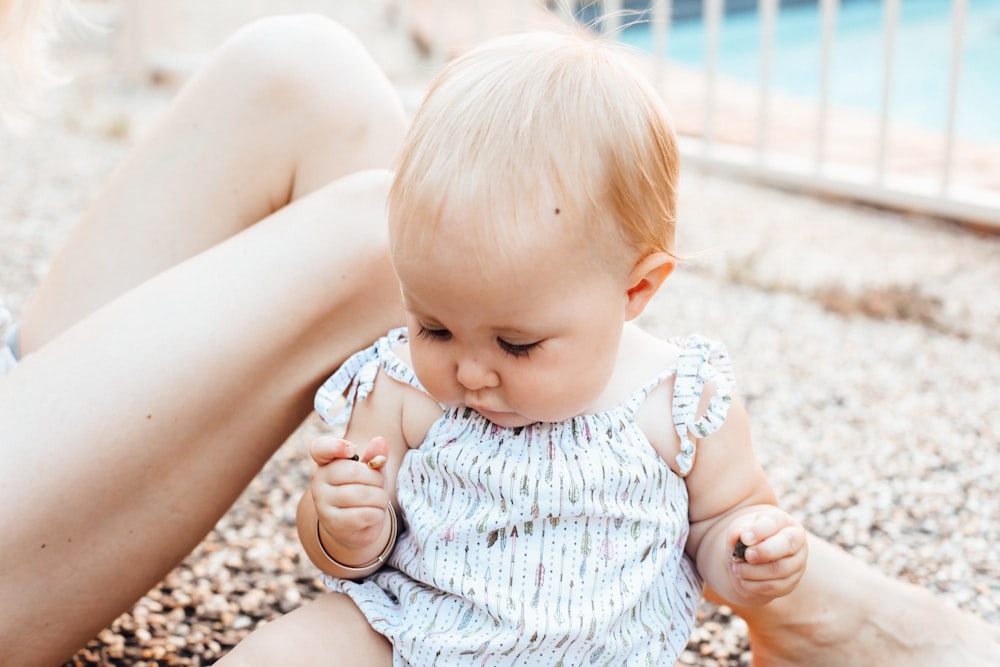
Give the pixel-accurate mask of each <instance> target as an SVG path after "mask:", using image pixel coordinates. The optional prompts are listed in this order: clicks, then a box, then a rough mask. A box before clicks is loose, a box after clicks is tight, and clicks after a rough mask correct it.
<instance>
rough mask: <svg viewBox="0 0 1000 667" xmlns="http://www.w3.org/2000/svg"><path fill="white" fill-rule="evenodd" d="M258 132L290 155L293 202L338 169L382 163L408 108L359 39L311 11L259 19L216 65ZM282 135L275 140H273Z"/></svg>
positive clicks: (386, 160)
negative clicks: (292, 167)
mask: <svg viewBox="0 0 1000 667" xmlns="http://www.w3.org/2000/svg"><path fill="white" fill-rule="evenodd" d="M215 67H216V69H217V70H218V71H217V73H216V74H217V76H218V75H221V76H220V78H221V79H222V80H220V84H223V85H225V86H226V89H227V90H233V91H236V92H234V95H236V96H237V97H238V100H237V101H236V104H239V105H241V106H244V107H245V108H248V109H252V111H251V113H253V115H254V117H255V118H258V119H259V120H258V121H257V122H255V123H251V124H254V125H256V126H257V127H255V133H256V134H257V136H262V135H264V134H270V138H271V140H272V141H274V140H277V141H276V143H277V144H280V145H282V146H284V149H285V150H287V151H288V152H290V153H291V154H292V155H293V160H294V162H295V167H294V170H293V171H294V174H295V182H294V183H293V184H292V189H291V196H292V198H293V199H295V198H298V197H300V196H301V195H303V194H305V193H307V192H311V191H313V190H315V189H316V188H318V187H320V186H322V185H324V184H325V183H328V182H329V181H331V180H333V179H335V178H338V177H340V176H343V175H344V174H347V173H350V172H353V171H357V170H360V169H367V168H371V167H384V166H387V165H388V164H389V163H390V162H391V160H392V158H393V157H394V156H395V154H396V151H397V150H398V148H399V145H400V143H401V141H402V137H403V134H404V133H405V130H406V126H407V119H406V113H405V111H404V109H403V105H402V103H401V102H400V100H399V97H398V94H397V92H396V89H395V88H394V87H393V85H392V84H391V83H390V81H389V80H388V78H387V77H386V75H385V73H384V72H383V71H382V70H381V69H380V68H379V66H378V65H377V63H376V62H375V60H374V59H373V57H372V56H371V55H370V54H369V53H368V51H367V49H366V48H365V46H364V44H363V43H362V42H361V40H360V39H359V38H358V37H357V36H356V35H355V34H354V33H352V32H351V31H350V30H348V29H347V28H345V27H344V26H342V25H340V24H339V23H337V22H335V21H333V20H331V19H329V18H326V17H324V16H320V15H317V14H295V15H287V16H276V17H268V18H264V19H259V20H257V21H254V22H252V23H249V24H247V25H246V26H244V27H243V28H241V29H240V30H239V31H238V32H236V33H235V34H234V35H233V36H232V37H231V38H230V39H229V40H228V41H227V42H226V43H225V45H224V46H223V47H222V49H221V50H220V53H219V57H218V61H217V65H216V66H215ZM279 138H280V140H279Z"/></svg>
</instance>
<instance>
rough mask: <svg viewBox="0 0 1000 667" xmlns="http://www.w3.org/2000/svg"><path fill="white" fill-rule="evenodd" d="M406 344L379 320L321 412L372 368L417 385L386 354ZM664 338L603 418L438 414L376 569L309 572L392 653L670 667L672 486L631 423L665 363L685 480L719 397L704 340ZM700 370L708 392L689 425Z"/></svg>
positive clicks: (679, 598) (687, 592) (400, 660)
mask: <svg viewBox="0 0 1000 667" xmlns="http://www.w3.org/2000/svg"><path fill="white" fill-rule="evenodd" d="M406 340H407V334H406V331H405V330H403V329H397V330H394V331H392V332H390V333H389V335H388V336H386V337H385V338H382V339H380V340H379V341H378V342H377V343H375V345H373V346H372V347H370V348H368V349H366V350H363V351H362V352H359V353H358V354H356V355H354V356H353V357H351V358H350V359H348V361H347V362H345V364H344V366H343V367H341V368H340V369H339V370H338V371H337V372H336V373H335V374H334V375H333V376H332V377H331V378H330V379H329V380H328V381H327V382H326V383H325V384H324V385H323V387H322V388H321V389H320V391H319V392H318V394H317V397H316V407H317V410H318V411H319V413H320V414H321V415H322V416H323V418H324V419H325V420H327V421H328V422H329V423H331V424H337V423H346V421H347V420H348V419H349V418H350V413H351V409H352V408H353V406H354V405H355V404H356V403H357V402H358V401H362V400H364V399H365V397H366V396H367V395H368V393H369V392H370V391H371V389H372V386H373V384H374V381H375V377H376V375H377V374H378V371H379V370H382V371H384V372H385V373H386V374H387V375H388V376H389V377H392V378H394V379H395V380H397V381H400V382H404V383H407V384H409V385H412V386H413V387H415V388H417V389H420V390H422V388H421V385H420V382H419V381H418V380H417V378H416V376H415V375H414V373H413V371H412V369H410V367H409V366H407V365H406V364H405V363H404V362H403V361H402V360H400V359H399V357H397V356H396V355H395V354H394V353H393V348H394V347H395V346H397V345H399V344H401V343H404V342H406ZM674 342H675V343H676V344H677V345H678V346H679V347H680V348H681V349H682V352H681V354H680V357H679V358H678V361H677V363H676V366H675V367H672V368H667V369H663V370H662V371H661V372H659V373H658V374H656V375H655V376H654V377H651V379H650V381H649V382H648V383H647V384H646V385H645V386H643V387H640V388H638V389H637V391H636V392H635V393H634V394H633V395H632V396H631V397H630V398H629V399H628V400H627V401H626V402H625V403H624V404H622V405H620V406H618V407H615V408H613V409H610V410H607V411H605V412H601V413H596V414H586V415H581V416H579V417H574V418H573V419H570V420H568V421H565V422H559V423H536V424H531V425H528V426H525V427H521V428H501V427H498V426H496V425H494V424H493V423H491V422H490V421H488V420H487V419H486V418H484V417H483V416H481V415H480V414H478V413H477V412H475V411H473V410H471V409H467V408H443V414H442V416H441V418H440V419H439V420H438V421H437V422H436V423H435V424H434V425H433V426H432V427H431V428H430V431H429V432H428V434H427V437H426V439H425V441H424V442H423V443H422V444H421V445H420V447H418V448H415V449H412V450H411V451H409V452H408V453H407V455H406V457H405V459H404V460H403V462H402V466H401V469H400V472H399V479H398V489H397V493H398V499H399V504H400V506H401V509H402V514H403V517H402V518H403V521H404V523H405V526H406V528H407V530H406V531H405V532H404V533H402V534H401V535H400V537H399V540H398V542H397V545H396V548H395V550H394V551H393V553H392V555H391V557H390V560H389V565H388V566H386V567H384V568H383V569H382V570H380V571H379V572H377V573H376V574H374V575H372V576H371V577H368V578H367V579H364V580H361V581H349V580H343V579H335V578H330V577H328V578H327V583H328V585H329V586H330V588H331V590H334V591H338V592H342V593H346V594H347V595H349V596H350V597H351V598H353V600H354V601H355V602H356V604H357V605H358V607H359V608H360V609H361V610H362V612H363V613H364V614H365V616H366V617H367V618H368V621H369V622H370V624H371V625H372V627H373V628H375V630H377V631H378V632H379V633H381V634H383V635H385V636H386V637H387V638H388V639H389V640H390V641H391V642H392V645H393V648H394V664H395V665H463V666H465V665H472V664H480V665H623V664H628V665H671V666H672V665H673V664H674V662H675V660H676V658H677V656H678V655H680V653H681V651H682V650H683V649H684V647H685V645H686V644H687V640H688V636H689V634H690V632H691V629H692V626H693V624H694V620H695V612H696V609H697V605H698V602H699V599H700V596H701V581H700V579H699V577H698V575H697V573H696V572H695V569H694V566H693V564H692V563H691V562H690V560H689V559H688V558H687V556H685V554H684V545H685V542H686V540H687V536H688V522H687V511H688V497H687V489H686V487H685V484H684V480H683V479H682V477H680V476H678V475H677V474H675V473H674V472H673V471H672V470H671V469H670V468H669V467H668V466H667V465H666V463H665V462H664V461H663V460H662V459H661V458H660V457H659V455H658V454H657V453H656V451H655V450H654V449H653V447H652V445H650V443H649V440H648V439H647V438H646V436H645V435H643V433H642V431H641V430H640V429H639V427H638V426H637V424H636V422H635V417H636V414H637V412H638V410H639V408H640V406H641V405H642V403H643V401H644V400H645V398H646V396H647V395H648V394H649V392H650V391H652V390H653V389H654V388H655V387H657V386H658V385H659V384H661V383H662V382H664V381H666V380H668V379H670V378H672V377H673V376H674V375H675V374H676V376H677V378H676V380H675V383H674V385H675V391H674V399H673V410H672V419H673V421H674V425H675V428H676V429H677V430H678V433H679V434H680V433H681V432H683V433H682V435H681V438H682V451H681V454H680V456H679V457H678V467H679V469H680V470H682V471H684V472H685V474H686V472H687V471H689V470H690V469H691V465H692V463H693V458H694V448H695V444H694V441H693V440H692V439H691V437H690V435H689V433H694V434H695V437H704V436H705V435H708V434H710V433H711V432H713V431H715V430H716V429H717V428H718V427H719V426H720V425H721V424H722V422H723V420H724V419H725V414H726V407H727V406H728V404H729V400H730V396H731V392H732V381H731V370H730V366H729V363H728V359H727V357H726V355H725V351H724V349H723V348H722V347H721V346H719V345H717V344H714V343H712V342H710V341H708V340H706V339H703V338H700V337H691V338H688V339H685V340H682V341H674ZM706 381H712V382H714V383H715V384H716V388H717V396H716V400H714V401H713V402H712V405H711V407H710V409H709V411H708V414H706V415H705V416H704V417H702V418H701V419H696V415H695V411H696V409H697V406H698V401H699V398H700V396H701V391H702V388H703V387H704V384H705V382H706ZM345 395H346V397H347V404H346V406H345V407H344V408H343V409H342V410H340V411H339V412H337V413H336V414H334V410H336V408H337V407H339V406H340V405H341V403H342V399H341V397H342V396H345Z"/></svg>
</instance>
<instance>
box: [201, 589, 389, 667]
mask: <svg viewBox="0 0 1000 667" xmlns="http://www.w3.org/2000/svg"><path fill="white" fill-rule="evenodd" d="M216 664H218V665H220V666H221V667H254V666H257V665H259V666H260V667H275V666H276V665H343V664H349V665H365V666H366V667H367V666H369V665H371V666H373V667H377V666H378V665H391V664H392V647H391V646H390V645H389V642H388V641H387V640H386V639H385V637H383V636H382V635H380V634H378V633H377V632H375V631H374V630H372V628H371V626H370V625H368V621H367V620H366V619H365V617H364V616H363V615H362V614H361V611H360V610H358V608H357V606H355V604H354V602H353V601H352V600H351V599H350V598H349V597H347V596H346V595H342V594H339V593H328V594H326V595H324V596H323V597H320V598H317V599H316V600H313V601H312V602H310V603H309V604H307V605H305V606H303V607H300V608H298V609H296V610H295V611H293V612H291V613H290V614H288V615H286V616H282V617H281V618H279V619H277V620H275V621H272V622H270V623H268V624H267V625H265V626H264V627H262V628H260V629H259V630H256V631H254V632H253V633H251V634H250V635H249V636H248V637H247V638H246V639H244V640H243V641H242V642H240V644H239V646H237V647H236V648H235V649H233V650H232V652H230V653H229V654H228V655H227V656H226V657H224V658H223V659H222V660H220V661H219V662H218V663H216Z"/></svg>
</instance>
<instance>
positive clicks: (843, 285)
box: [0, 48, 1000, 666]
mask: <svg viewBox="0 0 1000 667" xmlns="http://www.w3.org/2000/svg"><path fill="white" fill-rule="evenodd" d="M107 59H108V53H107V52H106V51H103V50H100V49H93V48H90V49H86V50H84V51H83V52H79V53H73V60H72V63H73V68H74V69H75V70H76V72H77V75H76V83H75V84H74V85H72V86H70V87H67V88H65V89H62V90H60V91H57V92H56V93H54V94H53V95H52V99H51V102H52V117H51V119H50V121H49V122H47V123H45V124H44V125H42V126H41V127H40V128H39V129H37V130H35V131H34V132H33V133H31V134H28V135H26V136H23V137H20V138H14V137H11V136H8V135H6V134H3V135H0V151H2V155H3V161H2V163H3V175H2V178H0V295H2V296H3V297H4V298H5V299H6V300H7V302H8V304H9V305H10V306H11V307H12V309H13V310H14V311H15V314H16V313H19V312H20V310H21V309H22V307H23V305H24V301H25V299H26V297H27V295H28V294H29V293H30V292H31V290H32V288H33V287H34V286H35V285H36V284H37V282H38V280H39V279H40V277H41V276H42V275H43V274H44V272H45V270H46V267H47V265H48V262H49V259H50V258H51V256H52V254H53V252H54V250H55V248H56V247H57V246H58V245H59V243H60V242H61V241H62V240H63V239H64V238H65V236H66V234H67V232H68V230H69V228H70V227H71V225H72V224H73V223H74V222H75V221H76V219H77V218H78V217H79V214H80V212H81V211H82V210H83V208H84V207H85V206H86V205H87V202H88V201H89V200H90V199H91V198H92V197H93V195H94V193H95V192H96V190H97V188H98V187H99V186H100V184H101V183H102V182H103V181H104V180H105V179H106V178H107V176H108V175H109V173H110V172H111V170H112V169H113V168H114V166H115V165H116V164H117V163H118V161H119V160H120V159H121V158H122V156H123V155H124V153H125V151H126V150H127V148H128V147H129V145H130V144H131V143H132V142H133V141H134V138H135V137H136V136H138V135H139V134H140V133H141V131H142V128H143V127H145V126H146V124H147V123H148V122H149V120H150V119H151V118H152V117H154V116H155V114H156V113H157V112H159V111H160V110H162V108H163V106H164V105H165V103H166V102H167V101H168V99H169V97H170V94H171V93H170V91H168V90H163V89H154V88H145V87H137V86H134V85H130V84H127V83H124V82H123V81H121V80H119V79H117V78H115V77H114V76H112V75H110V74H108V68H107ZM680 210H681V239H680V242H681V250H682V251H684V252H687V253H691V254H692V255H693V258H692V259H691V260H689V261H688V262H687V263H686V264H685V265H684V266H682V267H681V269H680V270H679V271H678V272H677V273H676V275H675V276H674V277H672V278H671V279H670V281H669V282H668V284H667V286H666V288H665V290H664V291H663V293H662V294H661V295H659V296H658V297H657V299H656V301H655V302H654V304H653V305H652V307H651V308H650V311H649V312H648V314H647V315H646V316H644V320H643V323H644V325H645V326H647V327H649V328H650V329H651V330H653V331H656V332H658V333H662V334H664V335H675V334H685V333H688V332H692V331H699V332H701V333H704V334H706V335H709V336H712V337H715V338H718V339H721V340H723V341H725V342H726V343H727V344H728V345H729V347H730V351H731V352H732V354H733V357H734V360H735V363H736V369H737V374H738V380H739V381H740V383H741V391H742V393H743V395H744V396H745V398H746V400H747V403H748V406H749V409H750V415H751V420H752V424H753V428H754V436H755V443H756V447H757V450H758V453H759V456H760V458H761V459H762V460H763V462H764V465H765V468H766V469H767V470H768V472H769V474H770V476H771V479H772V482H773V484H774V485H775V487H776V488H777V489H778V492H779V494H780V496H781V498H782V501H783V503H784V505H785V506H786V507H787V508H788V509H789V510H790V511H792V512H793V513H795V514H796V515H797V516H798V517H799V518H801V519H802V520H803V521H804V522H805V523H806V524H807V526H808V527H809V528H810V529H811V530H812V531H813V532H815V533H816V534H818V535H820V536H822V537H824V538H826V539H828V540H830V541H832V542H834V543H836V544H839V545H840V546H842V547H844V548H845V549H847V550H848V551H850V552H851V553H853V554H854V555H856V556H857V557H859V558H861V559H862V560H864V561H866V562H869V563H871V564H873V565H874V566H876V567H878V568H879V569H881V570H883V571H885V572H887V573H889V574H891V575H893V576H895V577H900V578H903V579H905V580H908V581H911V582H914V583H916V584H919V585H921V586H925V587H927V588H929V589H930V590H932V591H934V592H936V593H938V594H939V595H940V596H941V597H942V598H944V599H945V600H948V601H950V602H951V603H953V604H955V605H956V606H958V607H961V608H963V609H966V610H968V611H970V612H973V613H975V614H978V615H980V616H983V617H985V618H987V619H988V620H991V621H993V622H1000V606H998V605H1000V602H998V601H1000V555H998V552H997V551H996V549H995V548H992V547H993V545H995V544H997V543H1000V501H998V499H997V493H996V481H995V480H996V479H998V478H1000V456H998V450H1000V400H998V398H1000V391H998V389H997V387H996V378H997V376H998V374H1000V327H998V326H997V325H998V324H1000V291H998V290H1000V238H996V237H984V236H979V235H976V234H974V233H972V232H969V231H965V230H962V229H959V228H956V227H953V226H950V225H948V224H946V223H942V222H938V221H930V220H923V219H920V218H915V217H906V216H902V215H898V214H893V213H888V212H881V211H876V210H873V209H867V208H862V207H857V206H851V205H848V204H843V203H836V202H825V201H820V200H817V199H812V198H805V197H801V196H797V195H795V194H790V193H783V192H778V191H775V190H771V189H765V188H760V187H755V186H751V185H748V184H745V183H739V182H734V181H730V180H723V179H720V178H717V177H713V176H711V175H708V174H703V173H697V172H694V171H688V172H687V173H685V174H684V176H683V178H682V183H681V208H680ZM315 429H316V425H315V423H314V422H308V423H307V424H306V425H305V426H304V427H303V430H302V431H301V432H300V433H299V434H297V435H296V436H295V437H293V438H292V439H290V441H289V442H288V443H287V444H286V445H285V446H284V447H283V448H282V449H281V450H280V451H279V452H278V453H277V454H276V455H275V456H274V458H273V459H272V460H271V462H270V463H269V464H268V465H267V466H266V468H265V469H264V470H263V471H262V472H261V473H260V475H259V476H258V477H257V478H256V479H255V480H254V482H253V483H252V484H251V486H250V487H249V488H248V489H247V491H246V492H245V493H244V494H243V496H242V497H241V498H240V500H239V501H238V502H237V503H236V504H235V505H234V506H233V508H232V509H231V510H230V511H229V513H228V514H226V516H225V517H224V518H223V519H222V520H221V521H220V522H219V523H218V525H217V526H216V528H215V530H214V531H213V532H212V533H211V534H210V535H208V536H207V537H206V539H205V540H204V542H203V543H202V544H201V545H200V546H199V547H198V548H197V549H196V550H195V552H194V553H192V554H191V555H190V557H189V558H188V559H187V560H186V561H185V562H184V563H183V564H182V565H181V566H179V567H178V568H177V569H176V570H174V571H173V572H171V573H170V574H169V575H168V576H167V577H166V578H165V579H164V581H163V582H162V583H161V584H160V585H159V586H157V587H156V588H154V589H153V590H151V591H150V592H149V593H148V594H147V595H146V596H145V597H143V598H142V600H140V601H139V602H138V604H137V605H136V606H135V607H134V608H133V609H132V610H131V611H130V612H129V613H126V614H123V615H122V616H121V617H120V618H118V619H117V620H116V621H115V622H114V623H113V624H112V625H111V626H110V627H108V628H107V629H105V630H104V631H103V632H101V634H100V635H99V637H98V638H96V639H95V640H93V641H92V642H91V643H90V644H89V645H88V646H87V647H86V648H85V649H84V650H82V651H81V652H80V653H79V654H78V655H77V656H76V657H75V658H74V659H73V660H71V661H70V662H69V663H67V664H72V665H107V664H132V665H202V664H207V663H210V662H212V661H213V660H215V659H216V658H218V657H219V656H220V655H221V654H223V653H224V652H225V651H226V650H227V648H229V647H231V646H232V645H234V644H235V643H236V642H237V641H239V639H240V638H241V637H243V636H244V635H245V634H246V633H247V632H249V631H250V630H252V629H253V628H255V627H257V626H258V625H260V624H262V623H266V622H267V621H268V620H270V619H272V618H274V617H275V616H276V615H278V614H281V613H282V612H287V611H289V610H291V609H293V608H295V607H297V606H298V605H300V604H301V603H302V602H304V601H306V600H308V599H310V598H312V597H314V596H315V595H317V593H318V592H319V591H320V590H321V586H320V584H319V583H318V579H317V577H316V574H317V573H316V571H315V570H314V568H313V567H312V566H311V565H310V564H309V563H308V562H307V561H306V559H305V558H304V556H303V555H302V553H301V551H300V549H299V546H298V543H297V539H296V536H295V530H294V509H295V503H296V501H297V498H298V495H299V494H300V493H301V491H302V490H303V489H304V488H305V485H306V481H307V470H308V466H307V463H306V460H307V459H306V455H305V449H304V448H305V440H306V438H308V436H309V434H310V433H311V432H313V431H314V430H315ZM701 613H702V617H703V619H702V623H701V624H700V625H699V628H698V629H697V630H696V632H695V635H694V637H693V639H692V642H691V645H690V647H689V651H688V652H687V653H686V654H685V655H684V656H683V659H682V662H683V663H684V664H697V665H704V666H710V665H726V666H733V665H746V664H749V660H750V654H749V648H748V645H747V641H746V631H745V626H744V625H743V623H742V622H741V621H740V620H739V619H738V618H735V617H732V616H731V614H730V613H729V612H728V610H727V609H725V608H718V607H715V606H711V605H707V604H706V605H704V606H703V608H702V612H701Z"/></svg>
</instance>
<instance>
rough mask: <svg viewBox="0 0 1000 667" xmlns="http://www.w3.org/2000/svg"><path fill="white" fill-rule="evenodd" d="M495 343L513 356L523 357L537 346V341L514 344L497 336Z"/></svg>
mask: <svg viewBox="0 0 1000 667" xmlns="http://www.w3.org/2000/svg"><path fill="white" fill-rule="evenodd" d="M497 345H499V346H500V349H501V350H503V351H504V352H506V353H507V354H509V355H510V356H512V357H515V358H518V359H520V358H524V357H527V356H528V355H530V354H531V351H532V350H533V349H535V348H536V347H538V343H527V344H525V345H515V344H514V343H508V342H507V341H505V340H504V339H503V338H497Z"/></svg>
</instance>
